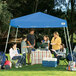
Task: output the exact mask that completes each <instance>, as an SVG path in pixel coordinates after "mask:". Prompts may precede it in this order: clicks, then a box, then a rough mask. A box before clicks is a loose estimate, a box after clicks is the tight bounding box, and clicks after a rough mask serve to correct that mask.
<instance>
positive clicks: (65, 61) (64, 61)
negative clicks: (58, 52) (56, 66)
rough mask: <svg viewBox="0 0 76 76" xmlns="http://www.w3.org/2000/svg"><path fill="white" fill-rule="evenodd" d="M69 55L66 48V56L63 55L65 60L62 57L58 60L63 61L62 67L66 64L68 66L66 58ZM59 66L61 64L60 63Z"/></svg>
mask: <svg viewBox="0 0 76 76" xmlns="http://www.w3.org/2000/svg"><path fill="white" fill-rule="evenodd" d="M68 54H69V50H68V48H66V54H65V58H64V57H61V58H60V60H61V61H63V65H64V64H65V63H66V64H67V65H68V63H67V62H68V60H67V56H68ZM60 64H61V63H60Z"/></svg>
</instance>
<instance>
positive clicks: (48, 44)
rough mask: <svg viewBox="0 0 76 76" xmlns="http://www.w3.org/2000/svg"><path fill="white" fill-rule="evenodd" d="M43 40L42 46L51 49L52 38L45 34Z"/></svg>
mask: <svg viewBox="0 0 76 76" xmlns="http://www.w3.org/2000/svg"><path fill="white" fill-rule="evenodd" d="M41 42H42V46H44V47H45V48H46V49H49V46H50V40H49V37H48V36H47V35H45V36H44V40H42V41H41Z"/></svg>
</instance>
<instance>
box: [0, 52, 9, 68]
mask: <svg viewBox="0 0 76 76" xmlns="http://www.w3.org/2000/svg"><path fill="white" fill-rule="evenodd" d="M6 59H7V60H8V57H7V56H6V55H5V53H4V52H2V51H1V52H0V66H1V67H3V66H4V63H5V61H6Z"/></svg>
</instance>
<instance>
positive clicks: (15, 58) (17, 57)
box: [12, 56, 21, 64]
mask: <svg viewBox="0 0 76 76" xmlns="http://www.w3.org/2000/svg"><path fill="white" fill-rule="evenodd" d="M12 60H18V61H17V64H19V63H20V62H21V56H14V57H13V58H12Z"/></svg>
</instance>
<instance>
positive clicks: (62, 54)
mask: <svg viewBox="0 0 76 76" xmlns="http://www.w3.org/2000/svg"><path fill="white" fill-rule="evenodd" d="M53 51H54V52H55V54H56V58H57V64H59V60H60V58H61V57H63V58H66V48H65V46H64V44H61V45H60V51H59V52H56V51H55V50H53Z"/></svg>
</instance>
